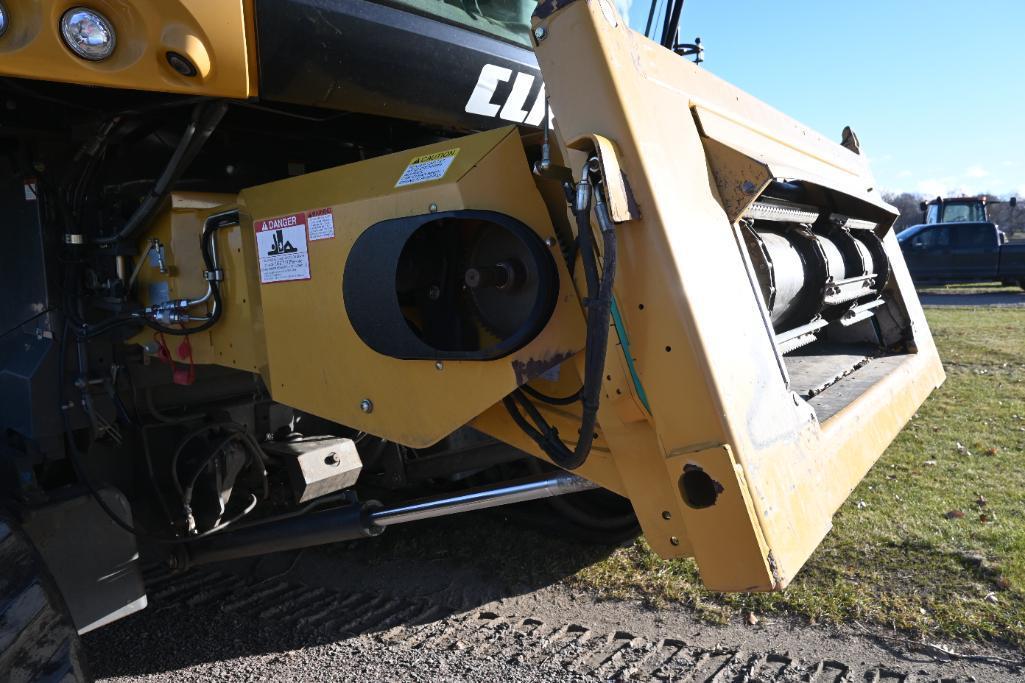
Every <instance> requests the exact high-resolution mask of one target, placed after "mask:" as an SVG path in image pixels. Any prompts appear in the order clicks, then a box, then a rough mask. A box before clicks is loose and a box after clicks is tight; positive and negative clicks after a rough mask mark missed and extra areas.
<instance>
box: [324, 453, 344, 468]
mask: <svg viewBox="0 0 1025 683" xmlns="http://www.w3.org/2000/svg"><path fill="white" fill-rule="evenodd" d="M324 464H325V465H331V466H332V467H338V466H339V465H341V464H342V461H341V459H340V458H339V457H338V454H337V453H328V454H327V457H326V458H324Z"/></svg>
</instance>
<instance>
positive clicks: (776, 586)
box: [765, 550, 786, 591]
mask: <svg viewBox="0 0 1025 683" xmlns="http://www.w3.org/2000/svg"><path fill="white" fill-rule="evenodd" d="M765 561H766V562H767V563H768V565H769V573H770V574H772V589H773V590H777V591H779V590H783V586H785V585H786V579H785V577H784V576H783V574H781V573H780V571H779V567H777V566H776V558H775V557H773V556H772V551H771V550H770V551H769V554H768V555H766V556H765Z"/></svg>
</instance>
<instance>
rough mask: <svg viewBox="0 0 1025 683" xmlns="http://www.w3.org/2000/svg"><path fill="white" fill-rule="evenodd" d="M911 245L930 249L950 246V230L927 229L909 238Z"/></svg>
mask: <svg viewBox="0 0 1025 683" xmlns="http://www.w3.org/2000/svg"><path fill="white" fill-rule="evenodd" d="M911 243H912V244H914V245H916V246H918V245H921V246H923V247H928V248H930V249H940V248H943V247H949V246H950V228H946V227H943V228H929V229H927V230H923V231H922V232H920V233H918V234H917V235H915V236H914V237H912V238H911Z"/></svg>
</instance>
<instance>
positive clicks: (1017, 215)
mask: <svg viewBox="0 0 1025 683" xmlns="http://www.w3.org/2000/svg"><path fill="white" fill-rule="evenodd" d="M986 196H988V197H990V201H993V200H1006V199H1009V197H998V196H996V195H991V194H987V195H986ZM883 199H885V200H886V201H887V202H889V203H890V204H893V206H895V207H896V208H897V210H898V211H900V217H899V218H898V219H897V223H896V224H895V226H894V227H895V230H896V231H897V232H900V231H901V230H903V229H904V228H909V227H911V226H912V225H918V224H919V223H922V222H924V220H925V217H924V216H923V215H922V209H921V204H922V202H926V201H929V200H931V199H935V197H926V196H925V195H921V194H915V193H913V192H901V193H884V194H883ZM989 219H990V220H991V221H993V222H994V223H996V224H997V225H998V226H1000V229H1001V230H1003V231H1004V232H1006V233H1007V235H1008V236H1009V237H1010V238H1011V239H1025V198H1019V199H1018V206H1017V207H1015V208H1014V209H1012V208H1011V207H1010V205H1009V204H1007V203H1006V201H1005V202H1002V203H999V204H989Z"/></svg>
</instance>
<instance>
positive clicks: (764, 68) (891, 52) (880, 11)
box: [617, 0, 1025, 196]
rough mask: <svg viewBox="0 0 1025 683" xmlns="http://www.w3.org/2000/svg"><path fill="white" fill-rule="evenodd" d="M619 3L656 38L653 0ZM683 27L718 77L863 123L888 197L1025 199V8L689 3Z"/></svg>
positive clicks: (835, 118) (835, 130)
mask: <svg viewBox="0 0 1025 683" xmlns="http://www.w3.org/2000/svg"><path fill="white" fill-rule="evenodd" d="M617 1H618V4H619V6H620V9H621V10H622V9H623V8H624V7H628V8H629V10H628V11H629V18H630V25H631V27H632V28H634V29H635V30H638V31H643V30H644V22H645V21H646V19H647V12H648V7H649V4H648V0H632V1H631V0H617ZM660 2H661V3H662V4H664V3H665V0H660ZM657 21H658V20H657V19H656V22H657ZM680 26H681V31H680V36H681V39H682V40H683V41H684V42H690V41H691V40H693V38H694V36H696V35H699V36H701V40H702V43H703V44H704V45H705V47H706V61H705V63H704V65H703V66H704V68H706V69H708V70H709V71H711V72H713V73H715V74H716V75H717V76H720V77H721V78H724V79H726V80H728V81H730V82H732V83H734V84H735V85H737V86H739V87H741V88H743V89H744V90H746V91H748V92H750V93H752V94H753V95H755V96H757V97H759V98H760V99H762V100H764V101H765V102H767V103H769V104H771V105H772V106H774V107H776V108H777V109H780V110H782V111H784V112H786V113H787V114H789V115H790V116H793V117H794V118H796V119H797V120H799V121H801V122H803V123H805V124H807V125H809V126H811V127H812V128H814V129H816V130H818V131H819V132H821V133H823V134H826V135H828V136H831V137H833V138H835V139H836V140H838V141H839V138H840V132H841V131H842V130H843V127H844V126H845V125H850V126H851V127H852V128H853V129H854V130H855V132H857V134H858V137H859V139H860V140H861V145H862V149H863V150H864V151H865V152H866V153H867V154H868V156H869V158H870V160H871V161H872V168H873V171H874V173H875V175H876V179H877V183H878V186H879V187H880V188H882V189H884V190H888V191H910V192H921V193H924V194H927V195H940V194H949V193H977V192H984V191H985V192H992V193H994V194H1008V193H1012V192H1013V193H1016V194H1018V195H1021V196H1025V0H981V1H978V0H977V1H976V2H964V1H963V0H962V1H960V2H959V1H955V0H929V1H927V0H888V1H884V0H860V1H859V2H840V1H838V0H786V1H785V2H771V1H769V0H686V2H685V4H684V9H683V15H682V20H681V22H680Z"/></svg>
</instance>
